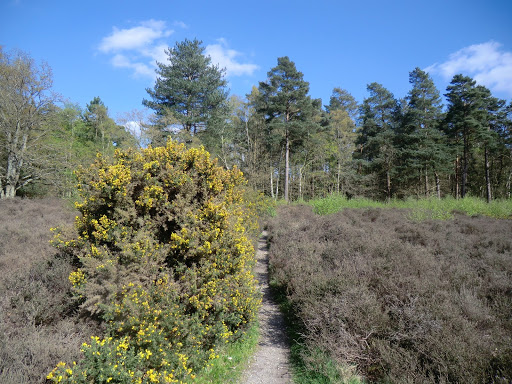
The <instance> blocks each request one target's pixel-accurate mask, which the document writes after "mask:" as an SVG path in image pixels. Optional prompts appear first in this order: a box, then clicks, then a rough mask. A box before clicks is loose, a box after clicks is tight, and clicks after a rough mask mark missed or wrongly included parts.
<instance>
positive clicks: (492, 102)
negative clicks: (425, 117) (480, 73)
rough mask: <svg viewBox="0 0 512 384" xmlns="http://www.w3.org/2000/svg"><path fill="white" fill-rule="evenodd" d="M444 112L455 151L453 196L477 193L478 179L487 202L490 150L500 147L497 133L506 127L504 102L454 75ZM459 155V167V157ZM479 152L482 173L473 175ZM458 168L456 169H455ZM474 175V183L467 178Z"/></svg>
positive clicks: (489, 192)
mask: <svg viewBox="0 0 512 384" xmlns="http://www.w3.org/2000/svg"><path fill="white" fill-rule="evenodd" d="M447 91H448V92H447V94H446V97H447V99H448V112H447V116H446V125H445V131H446V133H447V135H449V137H450V138H451V139H452V145H453V146H454V147H455V149H456V151H457V158H456V188H455V191H456V192H455V194H456V196H457V197H458V196H459V177H458V176H459V175H460V197H462V198H463V197H465V196H466V194H467V193H468V191H469V189H471V188H472V189H473V191H474V192H476V193H478V191H479V190H481V188H479V185H480V184H479V182H478V179H480V180H484V179H485V180H486V185H485V190H486V197H487V200H488V201H490V199H491V197H492V196H491V185H490V179H491V175H490V159H489V157H490V151H491V149H492V148H494V149H495V148H497V146H498V145H499V144H500V141H499V134H498V131H499V130H501V129H502V126H504V125H506V124H507V122H506V112H505V102H504V101H503V100H499V99H496V98H494V97H493V96H492V94H491V92H490V91H489V90H488V89H487V88H486V87H484V86H481V85H476V81H475V80H473V79H472V78H470V77H468V76H463V75H461V74H459V75H455V76H454V77H453V79H452V81H451V83H450V85H449V86H448V88H447ZM461 152H462V164H460V165H459V161H458V159H459V156H460V153H461ZM478 152H480V153H481V152H483V157H484V160H483V162H484V167H483V168H484V173H485V175H480V176H484V177H478V176H477V169H476V168H477V166H476V162H477V161H478V157H479V154H478ZM457 165H459V166H457ZM472 174H474V176H475V177H474V180H471V178H470V175H472Z"/></svg>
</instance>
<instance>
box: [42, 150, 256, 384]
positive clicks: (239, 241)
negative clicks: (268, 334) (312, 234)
mask: <svg viewBox="0 0 512 384" xmlns="http://www.w3.org/2000/svg"><path fill="white" fill-rule="evenodd" d="M76 175H77V177H78V181H79V193H80V196H81V201H80V202H79V203H77V204H76V207H77V209H78V210H79V211H80V213H81V216H78V217H77V219H76V229H77V233H78V234H79V235H78V237H76V238H71V239H67V238H66V236H65V234H63V233H61V232H60V231H59V230H56V235H55V238H54V244H55V245H56V246H57V247H59V248H60V249H61V250H62V252H65V253H68V254H69V255H71V256H72V257H74V258H75V260H76V264H77V269H76V270H75V271H73V272H72V273H71V274H70V276H69V280H70V281H71V282H72V284H73V293H74V297H75V300H77V301H78V302H79V304H80V311H81V312H82V315H84V316H88V317H90V318H92V319H95V320H97V321H100V322H102V323H104V324H105V328H106V333H105V335H104V336H102V337H93V338H92V339H91V341H90V343H85V344H83V346H82V349H81V350H82V353H83V359H82V360H81V361H79V362H73V363H71V364H70V363H67V364H66V363H64V362H60V363H59V364H58V365H57V367H56V368H55V369H54V370H53V371H52V372H51V373H50V374H49V375H48V379H49V380H51V381H53V382H68V383H91V382H94V383H127V382H133V383H174V382H187V381H190V380H193V378H194V377H195V374H196V373H197V371H198V370H199V369H201V368H203V367H204V366H207V365H208V364H210V363H211V361H212V360H213V359H215V358H216V357H218V356H217V350H218V347H219V346H220V345H221V344H223V343H226V342H229V341H231V340H233V339H235V338H236V337H237V336H238V335H239V334H240V332H241V331H242V330H244V329H245V328H246V326H247V324H248V323H249V322H251V321H252V320H253V318H254V317H255V315H256V312H257V308H258V306H259V303H260V295H259V293H258V290H257V288H256V284H255V280H254V276H253V274H252V267H253V263H254V249H253V246H252V243H251V241H250V239H249V238H248V236H247V229H248V228H249V227H253V226H254V225H255V215H254V210H253V209H251V205H250V204H248V203H247V202H246V201H245V200H244V185H245V181H244V178H243V175H242V173H241V172H240V171H239V170H238V169H236V168H234V169H232V170H224V169H222V168H221V167H218V166H217V165H216V163H215V161H212V160H211V159H210V155H209V154H208V152H206V151H205V150H204V149H202V148H200V149H186V148H185V147H184V145H181V144H177V143H176V142H173V141H169V142H168V144H167V146H166V147H157V148H151V147H150V148H147V149H142V150H140V151H136V150H128V151H117V152H116V153H115V155H114V158H113V159H111V160H109V159H107V158H103V157H102V156H98V158H97V159H96V162H95V163H94V164H93V165H92V166H91V167H89V168H86V169H81V170H79V171H78V172H76Z"/></svg>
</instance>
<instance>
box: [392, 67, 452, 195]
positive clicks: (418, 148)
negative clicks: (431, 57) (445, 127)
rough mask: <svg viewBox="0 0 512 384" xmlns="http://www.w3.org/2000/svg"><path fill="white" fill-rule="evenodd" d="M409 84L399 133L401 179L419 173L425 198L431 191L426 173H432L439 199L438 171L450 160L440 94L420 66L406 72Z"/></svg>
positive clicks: (415, 175) (444, 167)
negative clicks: (445, 138) (441, 128)
mask: <svg viewBox="0 0 512 384" xmlns="http://www.w3.org/2000/svg"><path fill="white" fill-rule="evenodd" d="M409 83H411V85H412V89H411V90H410V91H409V93H408V95H407V97H406V102H407V108H406V111H405V113H404V116H403V120H402V126H401V129H400V136H399V137H400V143H401V145H402V154H401V174H402V176H403V178H404V179H407V178H409V179H411V178H414V179H416V180H418V179H419V178H418V177H417V176H418V175H421V179H422V184H423V190H424V194H425V196H426V197H428V196H429V194H430V186H429V174H433V176H434V178H435V184H436V195H437V197H438V198H440V197H441V186H440V172H443V171H446V170H447V167H448V163H449V149H448V147H447V145H446V142H445V140H443V136H442V132H441V131H440V123H441V122H442V118H443V112H442V102H441V97H440V95H439V91H438V90H437V88H436V87H435V85H434V82H433V81H432V78H431V77H430V76H429V75H428V73H426V72H424V71H422V70H421V69H420V68H415V69H414V70H413V71H412V72H410V73H409ZM406 183H407V181H406Z"/></svg>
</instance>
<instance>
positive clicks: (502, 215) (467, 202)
mask: <svg viewBox="0 0 512 384" xmlns="http://www.w3.org/2000/svg"><path fill="white" fill-rule="evenodd" d="M308 204H310V205H312V206H313V209H314V211H315V212H316V213H318V214H320V215H328V214H331V213H335V212H339V211H341V210H343V209H345V208H402V209H410V210H411V212H410V214H409V218H411V219H412V220H425V219H440V220H446V219H450V218H452V217H453V214H454V212H462V213H465V214H466V215H469V216H474V215H483V216H490V217H494V218H498V219H510V218H512V200H511V199H509V200H493V201H491V202H490V203H487V202H486V201H485V200H482V199H479V198H475V197H466V198H464V199H458V200H457V199H454V198H452V197H446V198H444V199H441V200H438V199H436V198H430V199H419V200H418V199H412V198H409V199H407V200H391V201H389V202H379V201H374V200H370V199H365V198H356V199H347V198H346V197H345V196H343V195H331V196H329V197H326V198H323V199H316V200H310V201H309V202H308Z"/></svg>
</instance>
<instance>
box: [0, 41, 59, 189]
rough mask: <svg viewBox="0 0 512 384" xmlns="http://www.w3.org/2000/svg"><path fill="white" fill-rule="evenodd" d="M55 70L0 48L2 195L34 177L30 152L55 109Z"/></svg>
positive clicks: (28, 57)
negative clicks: (53, 75)
mask: <svg viewBox="0 0 512 384" xmlns="http://www.w3.org/2000/svg"><path fill="white" fill-rule="evenodd" d="M51 88H52V71H51V69H50V67H49V66H48V65H47V64H45V63H43V64H41V65H37V64H36V63H35V62H34V60H33V59H32V58H31V57H30V56H29V55H27V54H25V53H22V52H10V53H6V52H3V51H1V50H0V151H1V152H0V158H1V160H2V164H1V165H0V198H12V197H14V196H15V195H16V191H18V190H19V189H20V188H22V187H23V186H25V185H27V184H29V183H30V182H32V181H33V180H34V175H33V174H31V173H30V171H29V169H30V166H31V165H32V161H31V158H30V156H29V155H30V153H31V151H32V150H33V149H34V146H36V145H37V143H38V142H39V141H40V140H41V138H42V137H43V136H44V135H45V133H46V130H45V129H44V122H45V121H46V119H47V118H48V116H49V115H50V114H51V112H52V111H53V109H54V102H55V101H56V98H57V97H56V95H55V94H54V93H52V92H51Z"/></svg>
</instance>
